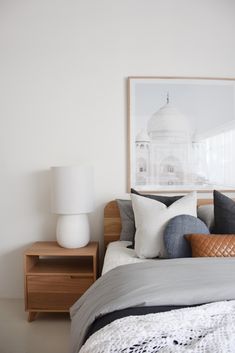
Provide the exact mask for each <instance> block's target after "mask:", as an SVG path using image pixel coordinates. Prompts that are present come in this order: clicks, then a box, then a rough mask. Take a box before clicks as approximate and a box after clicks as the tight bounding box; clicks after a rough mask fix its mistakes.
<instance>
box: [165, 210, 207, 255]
mask: <svg viewBox="0 0 235 353" xmlns="http://www.w3.org/2000/svg"><path fill="white" fill-rule="evenodd" d="M192 233H201V234H209V233H210V231H209V229H208V228H207V226H206V225H205V223H203V222H202V221H201V220H200V219H198V218H197V217H193V216H189V215H180V216H176V217H173V218H172V219H171V220H170V221H169V222H168V223H167V225H166V228H165V230H164V234H163V238H164V244H165V247H166V251H167V257H168V258H170V259H173V258H177V257H191V256H192V251H191V247H190V244H189V242H188V241H187V240H186V239H185V237H184V236H185V234H192Z"/></svg>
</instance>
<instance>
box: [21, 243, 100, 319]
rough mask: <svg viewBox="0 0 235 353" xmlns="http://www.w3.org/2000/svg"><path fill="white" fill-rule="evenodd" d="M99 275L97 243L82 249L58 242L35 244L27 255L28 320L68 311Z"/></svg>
mask: <svg viewBox="0 0 235 353" xmlns="http://www.w3.org/2000/svg"><path fill="white" fill-rule="evenodd" d="M97 275H98V243H97V242H91V243H89V244H88V245H87V246H85V247H83V248H79V249H65V248H62V247H60V246H59V245H58V244H57V243H56V242H36V243H34V244H33V245H32V246H31V247H30V248H29V249H27V250H26V251H25V253H24V283H25V310H26V311H28V312H29V315H28V321H33V320H34V319H35V317H36V315H37V313H38V312H40V311H42V312H46V311H50V312H67V311H69V308H70V307H71V306H72V305H73V304H74V303H75V301H76V300H77V299H78V298H79V297H80V296H81V295H82V294H83V293H84V292H85V291H86V290H87V289H88V288H89V287H90V286H91V285H92V283H94V282H95V280H96V279H97Z"/></svg>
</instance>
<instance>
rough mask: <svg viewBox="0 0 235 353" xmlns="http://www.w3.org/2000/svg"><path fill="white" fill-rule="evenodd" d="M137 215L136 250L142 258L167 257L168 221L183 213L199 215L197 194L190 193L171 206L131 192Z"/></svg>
mask: <svg viewBox="0 0 235 353" xmlns="http://www.w3.org/2000/svg"><path fill="white" fill-rule="evenodd" d="M131 200H132V206H133V210H134V215H135V225H136V233H135V251H136V254H137V256H138V257H140V258H141V259H144V258H146V259H148V258H150V259H151V258H154V257H166V255H167V253H166V250H165V247H164V242H163V232H164V229H165V226H166V224H167V223H168V221H169V220H170V219H171V218H173V217H175V216H179V215H182V214H186V215H191V216H194V217H197V194H196V192H191V193H190V194H188V195H186V196H184V197H182V198H181V199H179V200H177V201H175V202H174V203H173V204H171V205H170V206H169V207H167V206H166V205H165V204H164V203H162V202H159V201H156V200H152V199H149V198H147V197H143V196H139V195H135V194H131Z"/></svg>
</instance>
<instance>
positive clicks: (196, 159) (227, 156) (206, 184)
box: [128, 76, 235, 193]
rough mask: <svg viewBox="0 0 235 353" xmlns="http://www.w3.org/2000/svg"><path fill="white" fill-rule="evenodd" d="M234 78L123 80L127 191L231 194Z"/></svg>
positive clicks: (233, 179)
mask: <svg viewBox="0 0 235 353" xmlns="http://www.w3.org/2000/svg"><path fill="white" fill-rule="evenodd" d="M233 150H234V151H235V78H209V77H142V76H132V77H128V192H129V191H130V189H131V188H134V189H136V190H138V191H140V192H143V193H156V192H158V193H159V192H160V193H168V192H170V193H182V192H187V191H189V190H190V191H192V190H196V191H199V192H210V191H212V190H213V189H217V190H221V191H234V190H235V153H233Z"/></svg>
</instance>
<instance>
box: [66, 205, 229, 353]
mask: <svg viewBox="0 0 235 353" xmlns="http://www.w3.org/2000/svg"><path fill="white" fill-rule="evenodd" d="M210 203H212V200H206V199H203V200H198V205H206V204H210ZM120 231H121V220H120V214H119V210H118V207H117V203H116V201H111V202H110V203H108V204H107V206H106V207H105V210H104V244H105V247H107V253H106V256H105V260H104V267H103V271H102V276H101V277H100V278H99V279H98V280H97V281H96V282H95V284H94V285H93V286H92V287H91V288H89V290H88V291H87V292H86V293H85V295H83V296H82V297H81V298H80V299H79V300H78V301H77V302H76V303H75V304H74V305H73V307H72V308H71V319H72V325H71V353H78V352H81V353H98V352H100V353H101V352H103V353H106V352H107V353H108V352H136V353H144V352H145V353H148V352H164V353H172V352H187V353H189V352H194V353H204V352H207V353H210V352H211V353H212V352H213V353H217V352H218V353H219V352H224V353H225V352H235V259H234V258H233V257H230V258H207V257H205V258H180V259H164V260H163V259H160V260H159V259H148V260H147V259H139V258H137V256H135V251H134V250H133V249H127V246H128V245H129V243H128V242H121V241H120V240H119V236H120Z"/></svg>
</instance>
